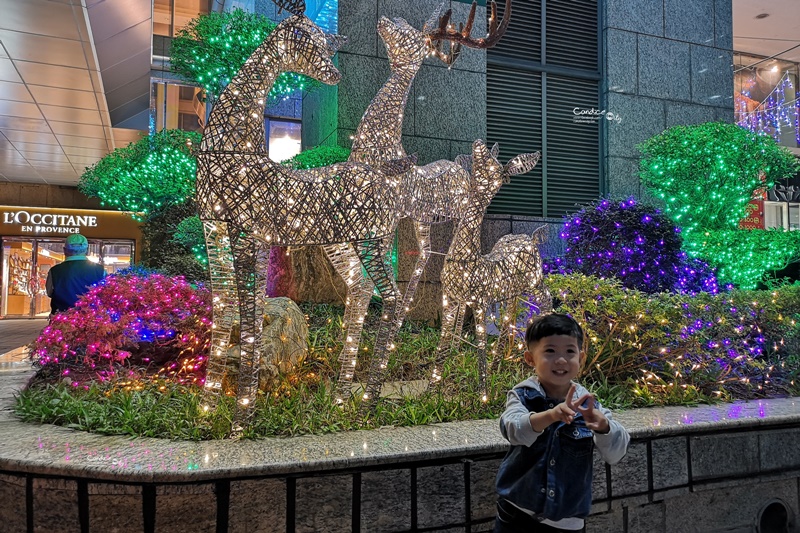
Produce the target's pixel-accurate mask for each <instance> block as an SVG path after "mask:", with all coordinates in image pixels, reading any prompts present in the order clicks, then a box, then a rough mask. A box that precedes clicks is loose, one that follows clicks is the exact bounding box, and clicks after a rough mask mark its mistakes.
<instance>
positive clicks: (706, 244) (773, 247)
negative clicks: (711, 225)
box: [684, 229, 800, 289]
mask: <svg viewBox="0 0 800 533" xmlns="http://www.w3.org/2000/svg"><path fill="white" fill-rule="evenodd" d="M684 248H685V249H686V251H687V252H688V253H689V254H690V255H692V256H702V257H705V258H708V261H709V262H712V263H714V264H715V265H719V269H718V271H717V279H718V281H719V282H720V283H721V284H733V285H735V286H737V287H740V288H742V289H754V288H756V286H757V285H758V283H759V282H760V281H761V280H762V277H763V276H764V273H765V272H768V271H770V270H781V269H783V268H785V267H786V266H787V265H788V264H789V263H791V262H792V261H796V260H797V258H798V257H800V232H798V231H785V230H782V229H769V230H763V229H735V230H707V231H695V232H694V233H690V234H689V235H687V236H686V238H685V239H684Z"/></svg>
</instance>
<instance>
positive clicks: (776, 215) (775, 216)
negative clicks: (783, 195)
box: [764, 202, 784, 228]
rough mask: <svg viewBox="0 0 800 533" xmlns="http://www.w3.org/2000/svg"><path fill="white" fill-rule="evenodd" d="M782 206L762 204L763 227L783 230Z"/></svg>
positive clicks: (769, 203) (768, 203)
mask: <svg viewBox="0 0 800 533" xmlns="http://www.w3.org/2000/svg"><path fill="white" fill-rule="evenodd" d="M783 208H784V205H783V204H778V203H771V202H764V227H765V228H783V227H784V224H783V218H784V217H783Z"/></svg>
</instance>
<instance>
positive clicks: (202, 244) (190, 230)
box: [172, 215, 208, 265]
mask: <svg viewBox="0 0 800 533" xmlns="http://www.w3.org/2000/svg"><path fill="white" fill-rule="evenodd" d="M172 242H175V243H177V244H180V245H181V246H183V247H184V248H186V249H187V250H190V251H191V252H192V254H194V257H195V259H197V261H198V262H199V263H200V264H202V265H207V264H208V254H207V253H206V241H205V235H204V233H203V222H202V221H201V220H200V217H199V216H197V215H194V216H190V217H188V218H184V219H183V220H181V221H180V222H179V223H178V225H177V226H176V227H175V233H174V234H173V235H172Z"/></svg>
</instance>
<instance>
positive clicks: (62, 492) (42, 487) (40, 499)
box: [23, 478, 80, 533]
mask: <svg viewBox="0 0 800 533" xmlns="http://www.w3.org/2000/svg"><path fill="white" fill-rule="evenodd" d="M23 505H24V504H23ZM33 531H35V532H41V533H58V532H62V531H63V532H72V531H80V522H79V520H78V484H77V483H76V482H75V481H72V480H66V479H42V478H35V479H34V480H33Z"/></svg>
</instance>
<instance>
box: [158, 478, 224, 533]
mask: <svg viewBox="0 0 800 533" xmlns="http://www.w3.org/2000/svg"><path fill="white" fill-rule="evenodd" d="M190 510H191V511H190ZM216 530H217V497H216V495H215V494H214V485H212V484H211V483H203V484H197V485H161V486H158V487H156V531H169V532H170V533H205V532H208V533H213V532H215V531H216Z"/></svg>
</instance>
